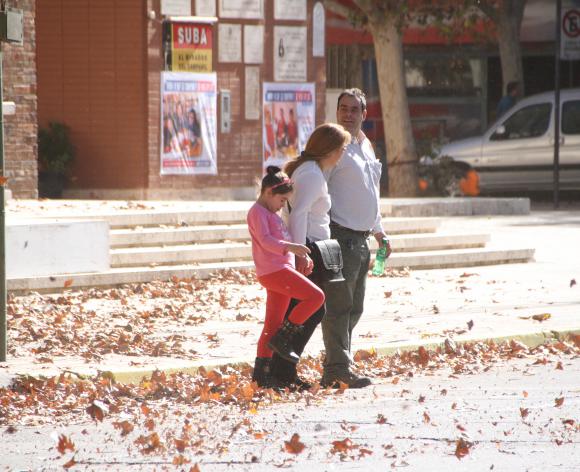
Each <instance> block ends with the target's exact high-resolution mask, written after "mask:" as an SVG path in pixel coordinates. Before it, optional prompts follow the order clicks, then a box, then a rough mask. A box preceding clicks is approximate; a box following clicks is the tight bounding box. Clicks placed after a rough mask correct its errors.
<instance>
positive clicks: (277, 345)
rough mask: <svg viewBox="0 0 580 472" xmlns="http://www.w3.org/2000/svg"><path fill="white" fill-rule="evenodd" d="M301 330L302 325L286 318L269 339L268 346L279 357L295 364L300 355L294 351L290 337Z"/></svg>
mask: <svg viewBox="0 0 580 472" xmlns="http://www.w3.org/2000/svg"><path fill="white" fill-rule="evenodd" d="M301 331H302V325H297V324H294V323H292V322H291V321H288V320H287V319H286V320H284V323H282V326H281V327H280V329H279V330H278V331H277V332H276V334H275V335H274V336H273V337H272V339H270V342H269V343H268V347H269V348H270V349H272V350H273V351H274V352H276V354H278V355H279V356H280V357H282V358H284V359H286V360H287V361H290V362H292V363H294V364H297V363H298V360H299V359H300V356H299V355H298V354H296V353H295V352H294V347H293V343H292V338H293V337H294V336H295V335H296V334H298V333H300V332H301Z"/></svg>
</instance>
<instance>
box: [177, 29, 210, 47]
mask: <svg viewBox="0 0 580 472" xmlns="http://www.w3.org/2000/svg"><path fill="white" fill-rule="evenodd" d="M176 39H177V44H176V45H175V46H176V47H180V46H181V47H183V46H184V45H187V46H204V47H207V46H208V41H209V39H211V33H210V34H209V35H208V32H207V26H205V25H204V26H195V25H179V26H177V38H176ZM209 46H210V47H211V44H210V45H209Z"/></svg>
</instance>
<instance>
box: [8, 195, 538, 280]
mask: <svg viewBox="0 0 580 472" xmlns="http://www.w3.org/2000/svg"><path fill="white" fill-rule="evenodd" d="M246 213H247V208H245V207H240V206H237V205H232V208H230V209H228V208H222V209H215V208H214V209H211V210H209V209H199V210H191V211H188V210H184V211H170V210H165V211H142V212H134V213H124V214H122V213H116V214H110V215H99V216H96V215H95V216H93V217H94V218H100V219H106V220H107V221H108V223H109V226H110V234H109V237H110V263H111V268H110V269H109V270H108V271H104V272H94V273H85V274H80V273H79V274H63V275H53V276H50V277H34V278H27V279H15V280H9V289H10V290H13V291H24V290H44V291H46V290H62V288H63V287H65V286H66V287H71V288H74V287H87V286H90V287H94V286H111V285H119V284H124V283H134V282H147V281H152V280H163V279H165V280H168V279H170V278H172V277H177V278H185V277H192V276H196V277H202V278H203V277H209V275H210V274H211V273H213V272H215V271H217V270H221V269H227V268H233V269H250V268H252V267H253V263H252V259H251V244H250V238H249V233H248V229H247V226H246V224H245V218H246ZM440 223H441V218H436V217H413V218H407V217H385V218H384V219H383V224H384V227H385V230H386V232H387V234H389V236H390V238H391V241H392V247H393V254H392V255H391V257H390V258H389V259H388V261H387V266H388V267H391V268H405V267H409V268H410V269H432V268H447V267H470V266H478V265H490V264H502V263H519V262H528V261H530V260H533V255H534V250H533V249H489V248H487V247H486V245H487V243H488V242H489V241H490V236H489V235H488V234H474V233H462V234H460V233H453V234H447V233H444V232H441V231H440V230H439V226H440ZM371 247H372V249H373V251H374V250H376V242H375V241H374V239H373V238H371Z"/></svg>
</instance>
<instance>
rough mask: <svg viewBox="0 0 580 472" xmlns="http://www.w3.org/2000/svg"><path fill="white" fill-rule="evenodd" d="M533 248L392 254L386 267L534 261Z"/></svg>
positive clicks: (461, 265)
mask: <svg viewBox="0 0 580 472" xmlns="http://www.w3.org/2000/svg"><path fill="white" fill-rule="evenodd" d="M534 252H535V250H534V249H487V248H482V249H454V250H451V251H425V252H415V253H410V254H409V253H402V254H396V253H395V254H392V255H391V257H389V258H388V259H387V267H392V268H403V267H409V268H411V269H415V270H416V269H446V268H451V267H473V266H483V265H495V264H514V263H522V262H533V261H534Z"/></svg>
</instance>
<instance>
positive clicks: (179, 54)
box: [171, 23, 213, 72]
mask: <svg viewBox="0 0 580 472" xmlns="http://www.w3.org/2000/svg"><path fill="white" fill-rule="evenodd" d="M212 47H213V44H212V26H211V25H208V24H199V23H172V24H171V54H172V58H171V70H173V71H176V72H211V70H212Z"/></svg>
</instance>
